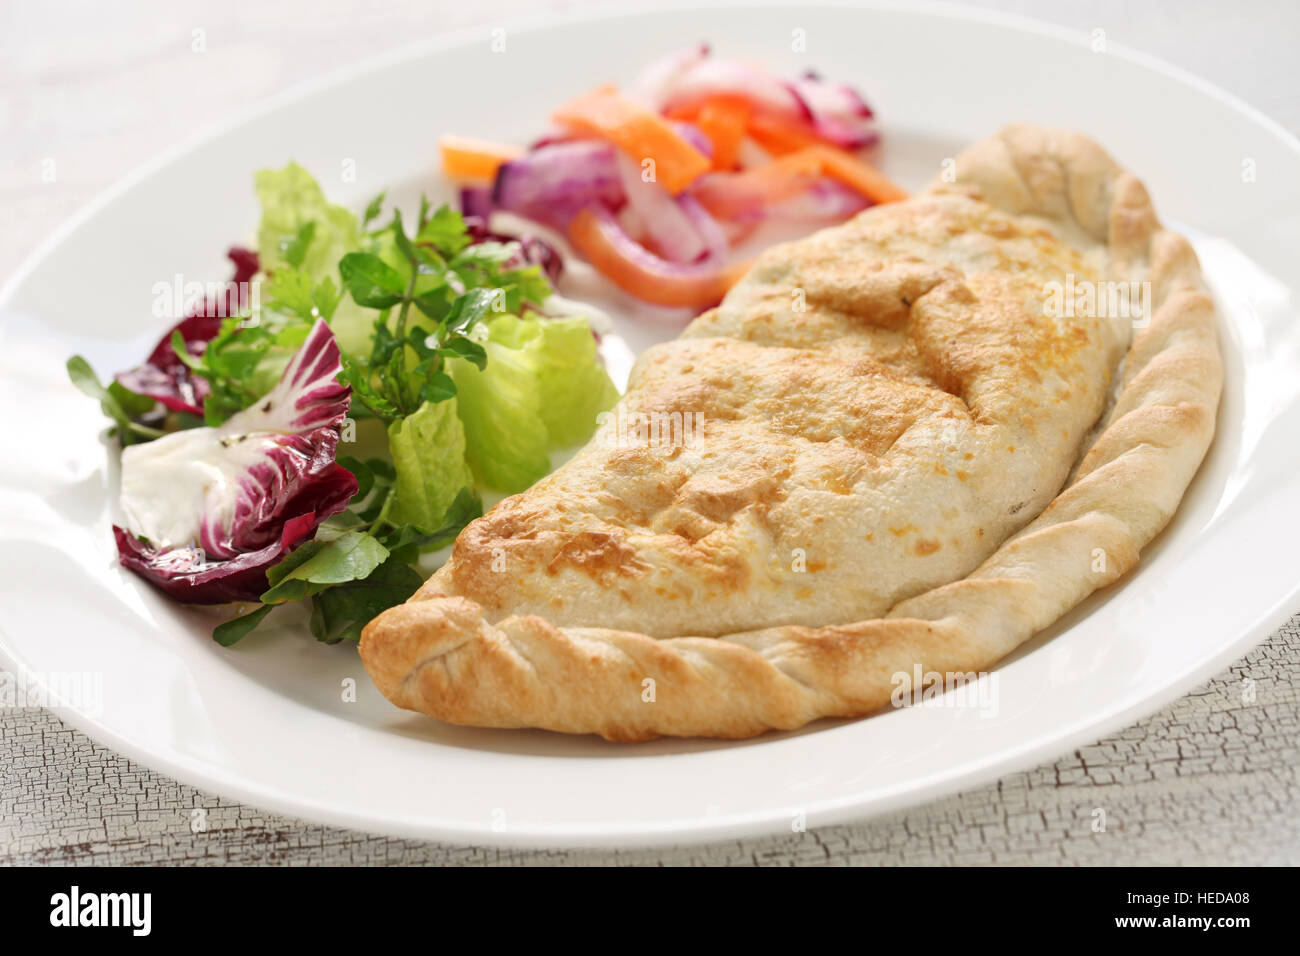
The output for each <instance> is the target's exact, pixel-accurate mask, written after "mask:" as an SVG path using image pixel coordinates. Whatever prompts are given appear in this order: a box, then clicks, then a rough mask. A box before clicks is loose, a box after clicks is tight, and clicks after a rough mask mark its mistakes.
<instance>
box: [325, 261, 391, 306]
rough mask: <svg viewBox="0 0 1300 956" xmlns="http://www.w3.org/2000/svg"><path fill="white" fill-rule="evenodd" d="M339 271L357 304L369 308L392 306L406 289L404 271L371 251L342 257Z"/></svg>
mask: <svg viewBox="0 0 1300 956" xmlns="http://www.w3.org/2000/svg"><path fill="white" fill-rule="evenodd" d="M339 274H340V275H341V276H342V277H343V284H344V285H345V286H346V287H347V290H348V292H349V293H350V294H351V296H352V298H353V299H354V300H355V301H356V303H357V304H358V305H364V306H366V307H367V308H371V309H388V308H392V307H393V306H394V305H397V303H399V302H401V301H402V297H403V295H404V293H405V292H406V280H404V279H403V278H402V274H401V273H400V272H398V271H397V270H396V269H394V268H393V267H392V266H390V265H389V264H388V263H386V262H384V260H382V259H380V258H379V257H378V256H376V255H373V254H371V253H369V252H349V253H348V254H347V255H346V256H344V257H343V258H342V259H340V260H339Z"/></svg>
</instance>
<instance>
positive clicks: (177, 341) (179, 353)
mask: <svg viewBox="0 0 1300 956" xmlns="http://www.w3.org/2000/svg"><path fill="white" fill-rule="evenodd" d="M172 350H173V351H174V352H175V353H176V357H177V358H178V359H180V360H181V361H182V362H184V363H185V364H186V365H188V366H189V367H190V368H191V369H193V370H194V371H196V372H199V371H202V370H203V360H202V359H200V358H197V357H196V356H194V355H191V354H190V350H189V346H187V345H186V344H185V336H184V335H182V334H181V330H180V329H173V330H172Z"/></svg>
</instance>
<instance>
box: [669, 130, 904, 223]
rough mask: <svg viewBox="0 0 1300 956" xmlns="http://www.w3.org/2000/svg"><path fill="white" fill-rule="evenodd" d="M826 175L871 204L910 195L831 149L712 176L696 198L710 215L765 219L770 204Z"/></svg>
mask: <svg viewBox="0 0 1300 956" xmlns="http://www.w3.org/2000/svg"><path fill="white" fill-rule="evenodd" d="M824 176H829V177H831V178H832V179H836V180H838V181H839V182H841V183H844V184H845V185H846V186H848V187H849V188H850V189H853V190H854V191H856V192H859V193H861V194H862V195H863V196H866V197H867V198H868V199H870V200H871V201H872V202H877V203H883V202H893V201H895V200H898V199H906V198H907V193H905V192H904V191H903V190H902V189H900V188H899V187H898V186H896V185H894V184H893V183H892V182H890V181H889V180H888V179H886V178H885V177H884V176H883V175H881V174H880V173H879V172H877V171H876V170H875V169H873V168H872V167H870V166H868V165H867V164H866V163H864V162H863V161H862V160H860V159H858V158H857V157H856V156H852V155H850V154H849V153H846V152H844V151H843V150H839V149H835V148H834V147H831V146H810V147H807V148H806V149H801V150H798V151H797V152H793V153H787V154H786V155H784V156H781V157H780V158H778V159H774V160H773V161H772V162H770V163H768V164H767V165H765V166H755V167H754V168H753V169H747V170H745V171H743V172H739V173H713V174H711V175H709V176H706V177H705V178H704V179H702V180H701V181H700V183H699V185H698V186H697V187H696V188H695V190H694V195H695V198H696V199H698V200H699V201H700V203H701V204H702V205H703V206H704V208H705V209H706V210H708V212H709V213H710V214H711V215H713V216H715V217H717V218H719V219H725V220H729V221H743V220H745V219H747V218H753V217H755V216H761V214H762V210H763V208H764V207H766V206H773V205H776V204H777V203H779V202H782V201H783V200H786V199H791V198H793V197H794V196H797V195H799V194H800V193H802V192H803V191H804V190H805V189H808V188H809V187H810V186H811V185H812V184H813V183H814V182H816V181H817V180H818V179H820V178H822V177H824Z"/></svg>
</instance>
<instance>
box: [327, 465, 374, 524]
mask: <svg viewBox="0 0 1300 956" xmlns="http://www.w3.org/2000/svg"><path fill="white" fill-rule="evenodd" d="M334 460H335V461H336V462H338V463H339V464H340V465H342V466H343V467H344V468H346V469H347V470H348V471H350V472H352V476H353V477H354V478H356V480H357V493H356V494H355V495H353V496H352V500H353V501H365V500H366V495H368V494H370V489H372V488H373V487H374V486H375V473H374V472H373V471H371V470H370V466H369V465H367V464H366V463H365V462H364V461H362V460H361V459H359V458H354V457H352V456H351V455H339V456H338V457H337V458H335V459H334ZM345 513H346V512H345Z"/></svg>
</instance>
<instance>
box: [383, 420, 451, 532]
mask: <svg viewBox="0 0 1300 956" xmlns="http://www.w3.org/2000/svg"><path fill="white" fill-rule="evenodd" d="M388 450H389V452H390V453H391V454H392V456H393V467H394V468H395V470H396V473H397V475H396V478H395V480H394V482H393V490H392V492H391V493H390V494H389V495H388V500H387V501H386V502H385V503H384V510H383V512H382V514H381V515H380V520H381V521H382V522H384V523H386V524H391V525H395V526H397V527H401V526H402V525H408V524H409V525H415V526H416V527H418V528H423V529H425V530H426V531H434V530H436V529H438V528H441V527H442V525H443V519H444V518H445V517H446V515H447V512H448V510H449V509H450V508H451V506H452V504H453V503H454V502H455V501H456V497H457V495H459V494H460V492H461V489H463V488H465V487H466V486H468V485H472V484H473V483H474V477H473V475H472V474H471V473H470V470H469V466H468V465H467V464H466V463H465V429H464V427H463V426H462V425H461V420H460V418H459V417H457V415H456V399H454V398H449V399H447V400H445V401H441V402H425V403H424V404H423V405H421V406H420V407H419V409H417V410H416V412H415V414H413V415H408V416H407V417H406V418H403V419H400V420H398V421H395V422H393V423H392V424H391V425H389V426H388Z"/></svg>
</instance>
